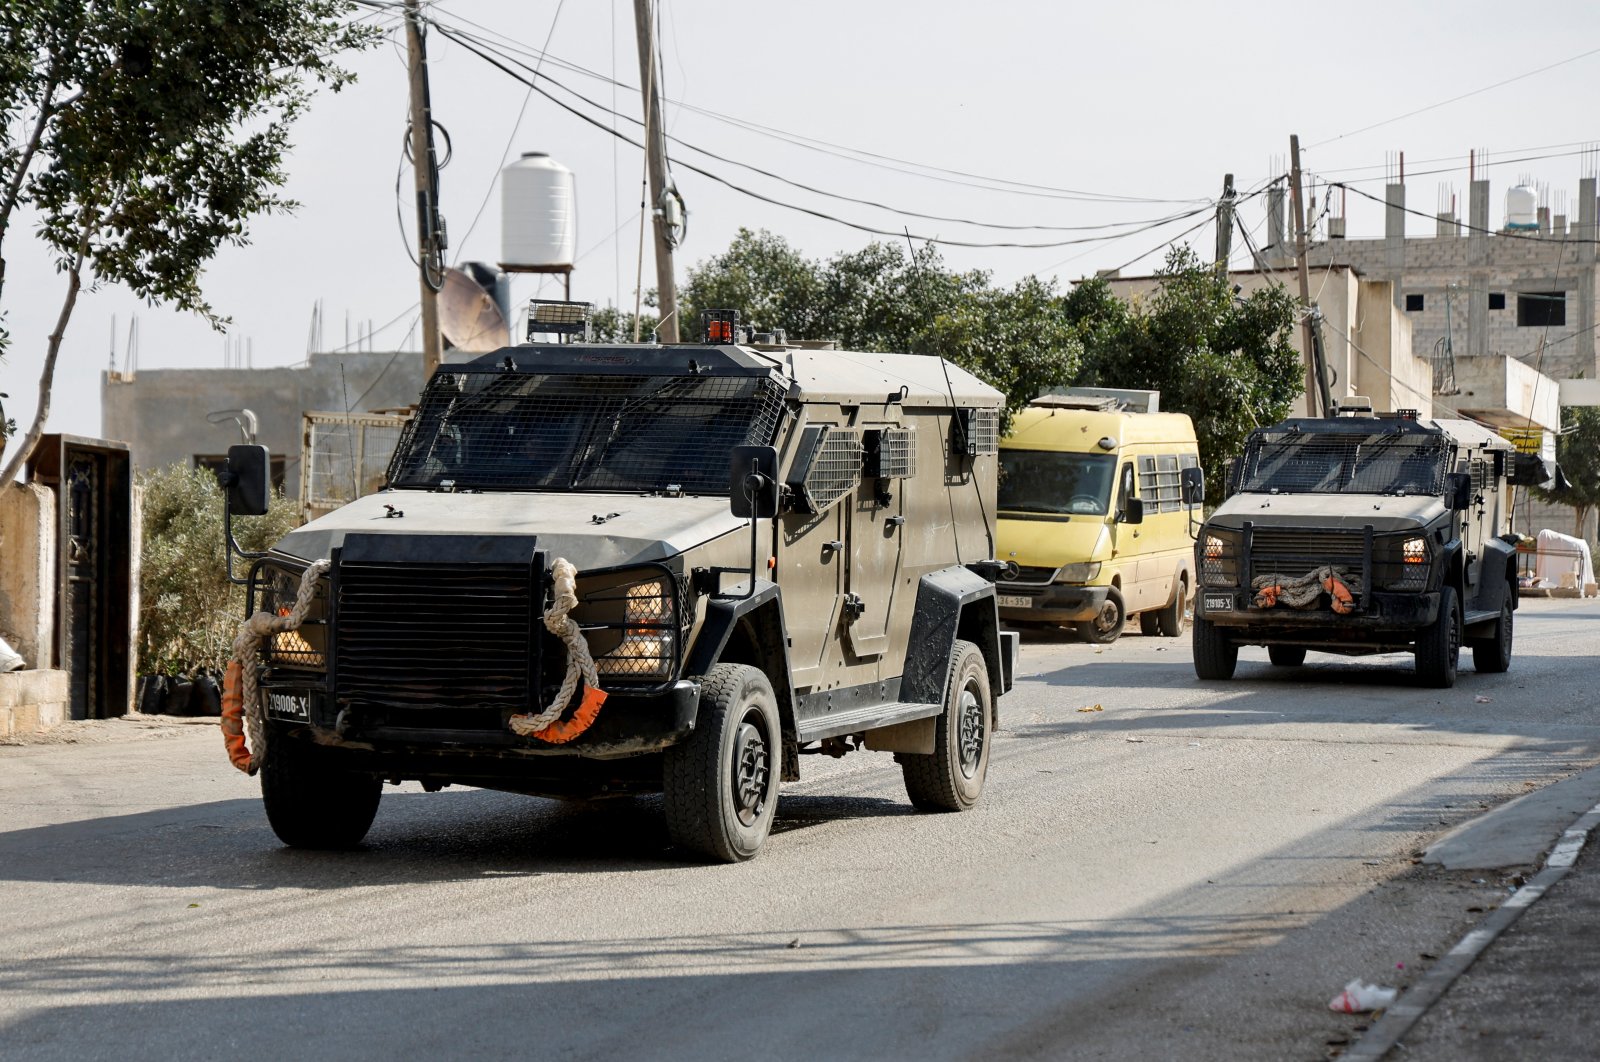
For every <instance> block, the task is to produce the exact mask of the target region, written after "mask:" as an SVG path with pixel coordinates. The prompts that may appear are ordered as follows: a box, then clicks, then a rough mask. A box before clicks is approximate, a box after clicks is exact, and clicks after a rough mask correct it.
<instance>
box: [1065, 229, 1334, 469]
mask: <svg viewBox="0 0 1600 1062" xmlns="http://www.w3.org/2000/svg"><path fill="white" fill-rule="evenodd" d="M1156 276H1157V286H1156V289H1155V291H1154V292H1153V293H1151V295H1150V296H1149V297H1148V298H1141V299H1137V300H1135V301H1134V302H1132V303H1125V302H1123V301H1122V300H1121V299H1118V298H1117V297H1116V296H1115V295H1113V294H1112V293H1111V289H1110V286H1109V285H1108V284H1107V283H1106V282H1105V281H1104V280H1099V279H1095V280H1086V281H1084V282H1083V283H1081V284H1079V285H1078V286H1077V287H1075V288H1074V289H1073V291H1072V293H1071V294H1070V295H1069V296H1068V297H1067V300H1066V301H1067V314H1068V317H1069V318H1070V320H1071V322H1072V326H1073V328H1074V329H1075V330H1076V332H1077V335H1078V337H1079V339H1080V340H1081V341H1082V343H1083V346H1084V361H1083V369H1082V371H1081V373H1080V374H1079V376H1078V378H1077V379H1076V380H1075V381H1074V383H1078V384H1086V385H1098V386H1102V387H1128V388H1136V389H1140V390H1158V391H1160V392H1161V408H1162V409H1166V410H1170V411H1172V412H1176V413H1187V414H1188V415H1189V416H1190V417H1191V418H1192V419H1193V420H1194V426H1195V434H1196V435H1197V436H1198V438H1199V442H1200V461H1201V464H1202V466H1203V467H1205V468H1206V469H1208V470H1219V469H1220V468H1221V467H1222V463H1223V462H1224V461H1226V460H1227V459H1228V458H1230V457H1233V456H1235V455H1237V454H1239V453H1240V452H1241V451H1242V450H1243V449H1244V441H1245V438H1246V437H1247V436H1248V435H1249V434H1250V431H1251V429H1253V428H1256V427H1259V426H1261V425H1265V424H1271V423H1273V422H1275V421H1278V420H1282V419H1283V418H1284V417H1285V416H1287V415H1288V413H1289V410H1290V408H1291V406H1292V405H1293V403H1294V400H1295V398H1296V397H1298V396H1299V395H1300V393H1301V391H1302V389H1303V387H1302V379H1303V375H1302V370H1301V362H1300V355H1299V353H1298V352H1297V351H1296V350H1295V348H1294V346H1293V345H1292V344H1291V342H1290V337H1291V335H1292V334H1293V329H1294V325H1295V321H1296V306H1295V300H1294V298H1293V296H1291V295H1290V294H1289V293H1288V291H1286V290H1285V289H1284V288H1283V286H1282V285H1275V286H1273V287H1270V288H1263V289H1260V290H1257V291H1254V292H1252V293H1251V294H1250V295H1249V296H1248V297H1246V298H1236V297H1235V295H1234V293H1233V288H1232V285H1231V284H1230V283H1229V282H1228V280H1227V278H1226V277H1219V276H1217V275H1216V274H1215V273H1213V272H1212V271H1211V270H1210V269H1209V268H1206V267H1205V266H1203V265H1202V264H1201V262H1200V260H1199V258H1198V257H1197V256H1196V255H1195V253H1194V252H1193V251H1192V250H1190V249H1189V248H1187V247H1174V248H1173V249H1172V250H1171V251H1169V252H1168V254H1167V260H1166V264H1165V265H1164V266H1163V267H1162V269H1161V270H1160V271H1159V272H1158V273H1157V274H1156ZM1221 490H1222V477H1221V476H1220V475H1218V474H1216V473H1215V472H1214V473H1213V474H1212V475H1211V476H1210V477H1208V481H1207V492H1208V493H1209V494H1211V495H1212V498H1213V500H1216V499H1219V498H1220V496H1221Z"/></svg>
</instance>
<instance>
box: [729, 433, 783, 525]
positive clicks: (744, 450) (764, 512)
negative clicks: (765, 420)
mask: <svg viewBox="0 0 1600 1062" xmlns="http://www.w3.org/2000/svg"><path fill="white" fill-rule="evenodd" d="M728 502H729V505H730V507H731V508H732V510H733V515H734V516H737V517H740V518H742V519H746V520H748V519H750V518H752V517H754V518H755V519H757V520H770V519H771V518H772V517H774V516H777V515H778V450H777V448H776V447H773V446H735V447H734V448H733V455H732V457H731V458H730V459H729V461H728Z"/></svg>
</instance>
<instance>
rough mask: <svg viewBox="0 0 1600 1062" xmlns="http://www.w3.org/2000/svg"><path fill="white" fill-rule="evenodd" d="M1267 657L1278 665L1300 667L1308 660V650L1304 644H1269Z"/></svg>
mask: <svg viewBox="0 0 1600 1062" xmlns="http://www.w3.org/2000/svg"><path fill="white" fill-rule="evenodd" d="M1267 659H1268V660H1271V661H1272V663H1273V665H1274V666H1276V667H1299V666H1300V665H1301V664H1303V663H1305V662H1306V650H1305V646H1303V645H1269V646H1267Z"/></svg>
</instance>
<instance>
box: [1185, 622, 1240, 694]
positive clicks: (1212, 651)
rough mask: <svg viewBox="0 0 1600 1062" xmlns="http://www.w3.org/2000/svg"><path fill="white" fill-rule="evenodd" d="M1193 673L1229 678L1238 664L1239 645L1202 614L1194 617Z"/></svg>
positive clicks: (1213, 677) (1198, 675)
mask: <svg viewBox="0 0 1600 1062" xmlns="http://www.w3.org/2000/svg"><path fill="white" fill-rule="evenodd" d="M1193 645H1194V673H1195V675H1196V676H1197V677H1199V678H1203V679H1231V678H1233V669H1234V668H1236V667H1238V666H1239V646H1238V645H1236V644H1235V643H1234V641H1233V639H1232V638H1230V637H1228V632H1227V631H1225V630H1223V629H1222V628H1221V627H1218V626H1217V625H1216V624H1215V623H1212V622H1211V621H1210V620H1208V619H1206V618H1205V617H1204V616H1196V617H1195V618H1194V641H1193Z"/></svg>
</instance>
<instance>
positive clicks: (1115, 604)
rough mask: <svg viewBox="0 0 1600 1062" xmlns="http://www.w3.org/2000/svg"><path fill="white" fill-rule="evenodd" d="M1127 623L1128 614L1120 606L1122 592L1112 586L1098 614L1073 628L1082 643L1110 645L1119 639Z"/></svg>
mask: <svg viewBox="0 0 1600 1062" xmlns="http://www.w3.org/2000/svg"><path fill="white" fill-rule="evenodd" d="M1127 622H1128V613H1127V612H1126V611H1124V609H1123V606H1122V591H1120V590H1118V589H1117V588H1116V587H1114V586H1113V587H1112V588H1111V589H1110V590H1108V591H1107V592H1106V602H1105V604H1103V605H1101V606H1100V614H1099V615H1097V616H1095V618H1094V619H1092V620H1084V621H1083V622H1082V623H1078V624H1075V625H1074V626H1075V627H1076V628H1077V631H1078V633H1079V634H1081V635H1082V636H1083V639H1084V641H1089V642H1094V643H1096V644H1098V645H1110V644H1111V643H1112V642H1114V641H1116V640H1117V639H1118V638H1119V637H1121V635H1122V628H1123V625H1124V624H1126V623H1127Z"/></svg>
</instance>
